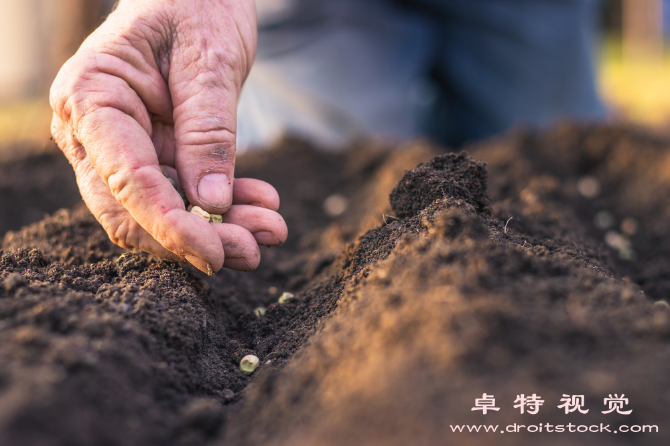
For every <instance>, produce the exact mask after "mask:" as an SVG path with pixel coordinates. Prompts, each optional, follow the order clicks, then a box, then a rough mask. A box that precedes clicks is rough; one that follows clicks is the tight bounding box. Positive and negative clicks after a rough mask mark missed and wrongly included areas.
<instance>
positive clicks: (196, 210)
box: [189, 206, 209, 221]
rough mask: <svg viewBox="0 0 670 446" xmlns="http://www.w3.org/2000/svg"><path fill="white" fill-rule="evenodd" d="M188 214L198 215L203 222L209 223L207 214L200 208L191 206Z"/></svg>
mask: <svg viewBox="0 0 670 446" xmlns="http://www.w3.org/2000/svg"><path fill="white" fill-rule="evenodd" d="M189 212H191V213H193V214H196V215H199V216H201V217H202V218H204V219H205V220H207V221H209V212H207V211H206V210H204V209H203V208H201V207H200V206H193V207H191V209H189Z"/></svg>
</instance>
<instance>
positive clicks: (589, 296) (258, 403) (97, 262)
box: [0, 124, 670, 446]
mask: <svg viewBox="0 0 670 446" xmlns="http://www.w3.org/2000/svg"><path fill="white" fill-rule="evenodd" d="M669 148H670V140H669V139H666V138H665V137H663V136H660V135H655V134H653V133H651V132H649V131H647V130H644V129H638V128H634V127H631V126H628V125H622V124H618V125H610V126H586V125H576V124H565V125H560V126H557V127H555V128H553V129H550V130H547V131H544V132H531V131H525V130H519V131H516V132H513V133H511V134H509V135H505V136H503V137H501V138H498V139H496V140H492V141H488V142H486V143H482V144H479V145H476V146H471V147H468V148H467V153H451V154H448V153H444V151H442V150H440V149H436V148H432V147H430V146H428V145H426V144H410V145H407V146H404V147H397V148H393V149H391V148H387V147H383V146H380V145H377V144H372V143H366V142H361V143H359V144H356V145H355V146H354V147H352V148H351V149H350V150H349V151H347V152H345V153H340V154H332V153H325V152H319V151H317V150H314V149H313V148H312V147H310V146H309V145H307V144H305V143H302V142H300V141H296V140H287V141H285V142H284V143H283V144H282V145H280V146H279V147H277V148H275V149H273V150H271V151H270V152H266V153H262V154H251V155H246V156H242V157H240V158H239V160H238V162H237V175H238V176H249V177H255V178H260V179H263V180H266V181H269V182H270V183H272V184H273V185H275V186H276V187H277V189H278V191H279V193H280V196H281V197H282V209H281V212H282V215H283V216H284V217H285V219H286V221H287V224H288V226H289V231H290V236H289V242H288V243H287V244H286V245H284V247H282V248H273V249H264V250H263V261H262V263H261V267H260V268H259V269H258V270H257V271H256V272H254V273H239V272H232V271H223V272H221V273H220V274H218V275H217V276H214V277H210V278H208V277H204V276H203V275H202V274H200V273H198V272H197V271H195V270H194V269H192V268H190V267H187V266H184V265H180V264H176V263H172V262H164V261H160V260H158V259H155V258H151V257H149V256H146V255H144V254H138V253H129V252H125V251H124V250H122V249H120V248H118V247H115V246H114V245H112V244H111V243H110V242H109V241H108V239H107V237H106V236H105V234H104V232H103V231H102V230H101V228H100V227H99V225H98V224H97V223H96V222H95V220H94V219H93V218H92V217H91V216H90V214H89V213H88V211H87V210H86V209H85V208H84V207H83V206H82V205H81V204H79V205H76V206H75V207H74V209H71V210H61V211H58V212H56V213H54V214H52V215H50V216H48V217H46V218H44V219H43V220H41V221H39V222H36V223H33V224H32V225H29V226H26V227H24V228H22V229H20V230H17V231H14V232H8V233H7V234H6V235H5V237H4V242H3V245H2V246H3V253H2V255H1V257H0V285H1V286H0V358H1V359H0V445H28V446H30V445H68V446H71V445H90V444H96V445H98V444H99V445H139V444H141V445H205V444H207V445H229V444H230V445H233V444H234V445H257V444H258V445H291V446H295V445H314V444H319V445H349V444H366V445H375V444H379V445H408V444H417V445H437V444H468V445H470V444H471V445H478V444H491V443H493V442H495V443H496V444H515V445H518V444H523V445H525V444H529V445H530V444H537V443H538V441H539V442H541V444H543V445H552V444H577V445H579V444H587V443H588V444H591V445H593V444H603V445H605V444H607V445H611V444H652V445H653V444H659V445H660V444H667V443H668V440H669V439H670V435H669V434H668V433H667V432H666V426H665V424H664V423H663V421H664V420H665V414H666V413H667V410H668V409H670V391H668V390H667V389H668V388H670V387H669V384H670V374H668V373H667V370H668V366H670V349H668V341H669V339H670V306H668V304H667V302H666V301H665V300H664V299H667V298H668V293H670V263H669V262H670V246H669V244H670V238H669V237H668V234H667V229H666V228H667V226H668V225H667V224H665V222H666V221H667V219H668V218H670V201H668V199H667V197H668V196H670V151H669V150H668V149H669ZM44 156H45V157H51V158H50V159H46V161H44V162H45V163H46V164H45V165H48V163H50V162H53V163H58V162H60V161H58V159H59V158H58V156H57V155H55V154H54V155H44ZM434 156H437V157H435V158H434ZM420 163H421V164H420ZM484 163H486V164H484ZM417 164H419V166H418V167H416V169H414V167H415V166H417ZM33 165H35V166H38V167H34V166H33ZM19 166H20V167H13V168H12V169H14V170H12V171H13V172H16V176H15V177H14V178H15V179H14V180H13V181H12V182H9V183H8V184H11V185H13V186H14V187H15V188H16V189H12V188H7V189H2V190H1V191H0V192H2V194H0V200H10V199H12V198H11V197H10V196H15V195H16V194H17V193H18V192H16V191H18V190H21V187H23V182H22V179H24V180H25V181H30V178H32V177H34V175H35V170H33V169H38V168H39V164H38V163H33V162H25V163H23V164H20V165H19ZM0 169H8V168H7V167H5V166H1V167H0ZM405 169H412V170H410V171H407V172H405ZM2 171H3V172H6V171H7V170H2ZM50 172H51V171H50ZM50 175H51V173H50ZM53 175H54V179H53V181H54V182H57V181H62V183H58V184H70V185H72V184H73V183H72V181H73V180H72V177H71V174H70V172H69V171H68V170H67V169H58V170H57V172H56V170H55V169H54V172H53ZM585 179H588V180H589V181H591V183H594V182H595V183H596V184H598V185H600V193H599V194H598V193H591V194H586V195H587V196H588V198H586V197H584V196H583V195H580V192H579V191H580V187H579V184H580V181H582V182H583V181H584V180H585ZM49 184H56V183H49ZM46 188H47V189H50V190H45V191H44V194H45V196H48V194H49V193H52V194H53V187H51V186H49V187H46ZM35 190H36V191H37V189H35ZM391 192H392V193H391ZM390 193H391V202H390V203H391V204H392V207H391V204H389V194H390ZM582 193H583V192H582ZM12 194H14V195H12ZM62 194H63V195H64V197H63V199H71V200H72V201H71V202H70V203H72V202H74V201H76V199H77V194H76V191H74V192H73V191H69V192H68V191H67V190H63V192H62ZM334 194H338V195H341V196H343V197H346V199H347V200H348V208H347V210H346V212H344V213H343V214H342V215H340V216H338V217H332V216H329V215H328V214H327V213H326V212H324V208H323V203H324V201H325V200H326V199H327V198H328V197H329V196H332V195H334ZM5 195H7V196H5ZM38 195H39V193H37V192H35V196H38ZM65 195H67V197H65ZM45 202H48V200H45ZM66 205H67V204H66ZM602 211H607V213H608V214H609V215H610V220H612V221H611V222H610V227H609V228H606V227H605V225H603V224H602V223H599V224H598V225H595V224H594V217H595V218H596V220H595V221H596V222H598V221H600V220H602V218H601V219H600V220H599V217H598V216H602V214H601V213H602ZM3 218H4V217H3ZM3 221H7V222H10V221H11V218H9V217H8V218H7V219H6V220H3ZM15 221H19V220H18V219H17V220H15ZM623 222H627V224H624V225H623V226H622V223H623ZM631 222H633V223H635V225H633V224H632V223H631ZM4 224H6V225H7V226H6V227H16V226H10V225H11V224H16V223H4ZM632 226H637V227H636V231H632V230H631V228H632ZM617 237H618V238H617ZM613 240H618V241H619V242H618V244H617V243H613ZM622 241H623V242H622ZM624 242H625V243H624ZM622 243H623V244H624V245H625V246H623V245H622ZM284 291H290V292H292V293H293V294H294V295H295V298H294V299H291V300H289V301H288V302H287V303H283V304H279V303H277V299H278V297H279V296H280V295H281V294H282V293H283V292H284ZM260 306H263V307H267V311H266V312H265V313H264V314H263V315H260V316H259V315H257V314H256V313H255V312H254V309H256V308H258V307H260ZM250 353H253V354H255V355H257V356H258V357H259V358H260V360H261V365H260V367H259V368H258V369H257V370H256V372H254V374H253V375H251V376H247V375H244V374H243V373H242V372H241V371H240V370H239V361H240V360H241V358H242V357H243V356H245V355H247V354H250ZM484 393H486V394H488V395H494V396H495V401H496V405H497V407H499V408H500V410H499V411H497V412H489V413H488V414H486V415H484V414H482V413H481V412H477V411H472V410H471V409H472V408H473V406H474V405H475V399H476V398H482V394H484ZM521 394H524V395H526V396H530V395H532V394H536V395H537V396H538V397H540V398H541V399H542V400H544V404H543V406H541V407H540V409H539V413H538V414H537V415H532V414H529V413H525V414H521V413H520V412H519V409H518V408H514V407H513V406H514V404H515V399H516V397H517V395H521ZM615 394H616V395H619V396H621V394H625V398H628V404H627V405H626V407H625V408H624V409H626V410H632V412H631V413H630V414H629V415H622V414H618V413H616V412H613V413H607V414H604V413H602V412H603V411H606V410H607V409H608V407H607V406H606V405H603V401H604V398H607V397H608V396H610V395H612V396H614V395H615ZM564 395H584V399H585V408H586V409H589V412H588V413H586V414H584V413H580V412H577V411H575V412H573V413H568V414H566V413H565V412H564V410H563V409H561V408H558V407H557V406H559V405H560V404H561V398H562V397H563V396H564ZM515 423H516V424H523V425H525V426H528V425H539V424H543V425H546V423H550V424H552V425H553V426H556V425H566V430H567V429H568V428H567V425H568V423H573V425H575V426H577V425H599V426H600V423H603V424H604V425H609V428H610V430H612V431H614V430H616V429H617V426H618V425H620V424H627V425H657V426H658V429H659V432H658V433H628V434H623V433H622V434H620V435H615V434H614V433H609V434H608V433H600V434H579V433H567V432H566V433H555V432H554V433H547V432H546V428H545V431H544V432H543V433H527V432H525V433H524V432H522V433H512V432H509V431H508V432H505V434H504V435H501V434H500V433H498V432H500V430H501V429H502V428H503V427H505V426H508V425H513V424H515ZM464 424H491V425H497V426H499V428H498V430H497V431H496V432H495V433H492V432H491V433H483V432H480V433H467V432H466V433H459V432H453V429H452V428H451V427H450V425H451V426H454V425H464Z"/></svg>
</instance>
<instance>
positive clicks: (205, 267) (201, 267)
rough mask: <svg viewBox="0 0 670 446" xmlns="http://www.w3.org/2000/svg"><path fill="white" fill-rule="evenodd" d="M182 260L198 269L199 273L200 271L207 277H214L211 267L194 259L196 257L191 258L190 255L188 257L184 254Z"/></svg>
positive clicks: (199, 259)
mask: <svg viewBox="0 0 670 446" xmlns="http://www.w3.org/2000/svg"><path fill="white" fill-rule="evenodd" d="M184 258H185V259H186V261H187V262H188V263H190V264H191V265H193V266H195V267H196V268H198V269H199V270H200V271H202V272H203V273H205V274H207V275H208V276H212V275H214V272H213V271H212V265H210V264H209V263H207V262H205V261H204V260H202V259H201V258H200V257H196V256H192V255H189V254H185V255H184Z"/></svg>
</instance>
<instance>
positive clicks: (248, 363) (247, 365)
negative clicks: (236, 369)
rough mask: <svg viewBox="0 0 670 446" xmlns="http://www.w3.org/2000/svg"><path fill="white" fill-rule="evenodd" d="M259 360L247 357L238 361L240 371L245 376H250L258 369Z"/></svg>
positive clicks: (250, 356) (252, 356)
mask: <svg viewBox="0 0 670 446" xmlns="http://www.w3.org/2000/svg"><path fill="white" fill-rule="evenodd" d="M259 363H260V360H259V359H258V356H256V355H247V356H245V357H244V358H242V360H241V361H240V370H241V371H242V373H244V374H245V375H251V374H252V373H254V370H256V368H257V367H258V364H259Z"/></svg>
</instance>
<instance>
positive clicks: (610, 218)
mask: <svg viewBox="0 0 670 446" xmlns="http://www.w3.org/2000/svg"><path fill="white" fill-rule="evenodd" d="M615 222H616V218H615V217H614V214H612V213H611V212H609V211H600V212H598V213H597V214H596V215H595V216H594V217H593V224H594V225H595V227H596V228H598V229H602V230H605V229H609V228H611V227H612V226H613V225H614V223H615Z"/></svg>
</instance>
